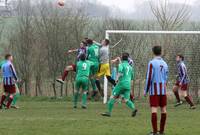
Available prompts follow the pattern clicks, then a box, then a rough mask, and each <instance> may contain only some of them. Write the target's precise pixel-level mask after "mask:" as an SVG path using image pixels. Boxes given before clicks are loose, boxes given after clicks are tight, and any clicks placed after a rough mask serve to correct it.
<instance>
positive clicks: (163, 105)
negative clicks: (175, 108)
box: [160, 96, 167, 135]
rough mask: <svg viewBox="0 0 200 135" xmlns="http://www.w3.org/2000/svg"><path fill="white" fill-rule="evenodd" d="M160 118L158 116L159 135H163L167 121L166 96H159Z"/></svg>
mask: <svg viewBox="0 0 200 135" xmlns="http://www.w3.org/2000/svg"><path fill="white" fill-rule="evenodd" d="M160 101H161V102H160V107H161V116H160V118H161V119H160V135H164V131H165V125H166V119H167V107H166V106H167V96H161V99H160Z"/></svg>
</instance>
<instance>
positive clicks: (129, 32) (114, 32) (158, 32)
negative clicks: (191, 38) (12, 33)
mask: <svg viewBox="0 0 200 135" xmlns="http://www.w3.org/2000/svg"><path fill="white" fill-rule="evenodd" d="M110 34H134V35H139V34H141V35H142V34H143V35H144V34H145V35H155V34H160V35H169V34H170V35H173V34H174V35H195V34H196V35H200V31H138V30H106V32H105V38H106V39H109V37H110ZM107 99H108V80H107V79H106V77H104V98H103V103H104V104H106V103H107Z"/></svg>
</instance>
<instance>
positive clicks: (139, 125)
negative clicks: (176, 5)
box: [0, 100, 200, 135]
mask: <svg viewBox="0 0 200 135" xmlns="http://www.w3.org/2000/svg"><path fill="white" fill-rule="evenodd" d="M19 105H20V107H21V108H20V109H19V110H13V109H11V110H2V111H1V112H0V135H146V134H147V133H148V132H149V131H151V125H150V111H149V107H148V104H146V103H136V105H137V107H138V109H139V113H138V115H137V117H135V118H132V117H130V115H131V112H130V110H129V109H128V108H126V106H125V105H124V104H122V105H121V104H116V105H115V108H114V110H113V115H112V117H111V118H105V117H102V116H100V113H102V112H104V111H106V106H105V105H103V104H102V103H100V102H90V103H89V105H88V109H87V110H82V109H81V108H78V109H76V110H75V109H72V103H71V102H63V101H59V102H58V101H56V102H50V101H43V102H41V101H40V102H39V101H25V100H22V101H20V102H19ZM168 112H169V113H168V120H167V127H166V134H167V135H188V134H192V135H199V134H200V128H199V126H200V109H199V108H197V109H196V110H189V109H188V106H187V105H183V106H181V107H179V108H177V109H175V108H174V107H173V105H172V104H170V105H169V106H168Z"/></svg>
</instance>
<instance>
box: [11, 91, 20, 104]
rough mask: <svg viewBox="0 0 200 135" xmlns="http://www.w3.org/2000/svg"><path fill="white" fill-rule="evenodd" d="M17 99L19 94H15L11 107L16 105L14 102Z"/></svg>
mask: <svg viewBox="0 0 200 135" xmlns="http://www.w3.org/2000/svg"><path fill="white" fill-rule="evenodd" d="M19 97H20V93H16V94H15V95H14V98H13V101H12V106H15V105H16V102H17V100H18V99H19Z"/></svg>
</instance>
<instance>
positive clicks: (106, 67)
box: [104, 63, 116, 86]
mask: <svg viewBox="0 0 200 135" xmlns="http://www.w3.org/2000/svg"><path fill="white" fill-rule="evenodd" d="M104 66H105V67H104V69H105V73H104V74H105V76H106V78H107V79H108V82H110V83H111V84H112V85H113V86H115V85H116V82H115V80H114V79H113V78H112V77H111V73H110V64H109V63H107V64H105V65H104Z"/></svg>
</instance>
